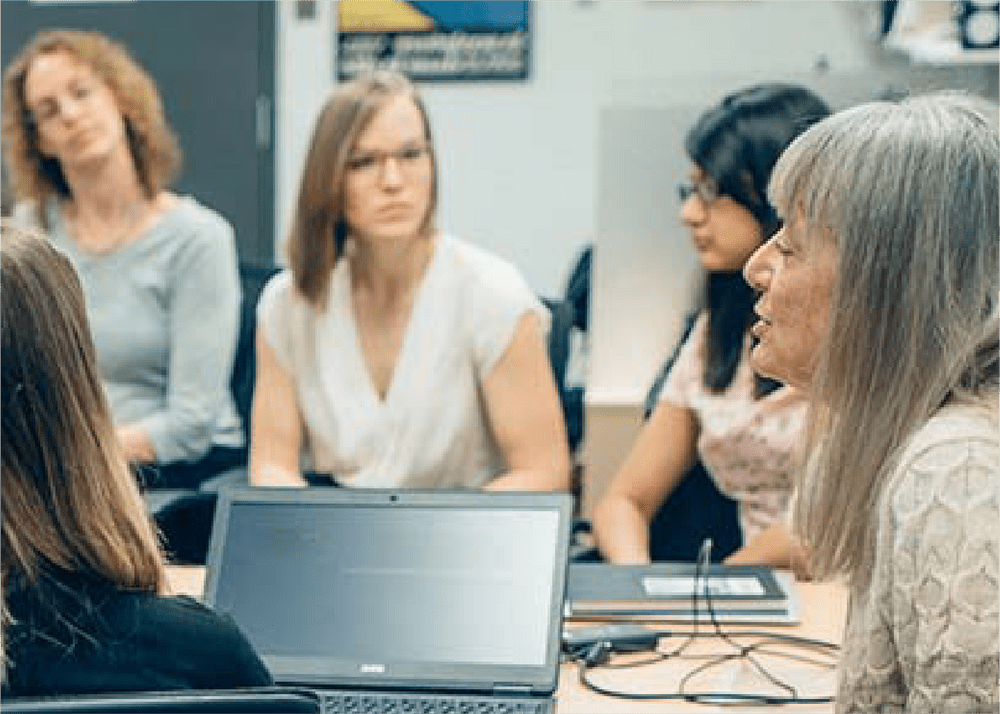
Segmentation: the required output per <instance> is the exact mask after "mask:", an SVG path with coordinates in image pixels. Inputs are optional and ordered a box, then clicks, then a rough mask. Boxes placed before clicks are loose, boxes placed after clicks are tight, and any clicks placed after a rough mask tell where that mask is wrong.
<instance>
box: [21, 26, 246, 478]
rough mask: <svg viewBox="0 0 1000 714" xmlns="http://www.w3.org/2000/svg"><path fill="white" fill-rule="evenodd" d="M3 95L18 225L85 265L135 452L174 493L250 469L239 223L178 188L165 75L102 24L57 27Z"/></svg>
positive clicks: (36, 42) (40, 38)
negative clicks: (160, 84)
mask: <svg viewBox="0 0 1000 714" xmlns="http://www.w3.org/2000/svg"><path fill="white" fill-rule="evenodd" d="M3 98H4V103H3V139H4V147H3V148H4V151H5V152H6V156H5V158H6V160H7V165H8V167H9V168H10V172H11V179H12V181H13V183H14V184H15V188H16V190H17V193H18V196H19V198H20V200H21V201H20V203H19V204H18V205H17V207H16V208H15V211H14V216H15V219H16V220H17V222H18V223H20V224H21V225H27V226H31V227H34V228H39V229H41V230H43V231H44V232H45V233H46V234H47V235H48V236H49V238H50V239H51V240H52V242H53V243H54V244H56V245H57V246H58V247H59V248H60V249H61V250H62V251H63V252H64V253H65V254H66V255H68V256H69V258H70V259H71V260H72V261H73V264H74V266H75V267H76V269H77V271H78V273H79V274H80V279H81V281H82V283H83V289H84V292H85V293H86V295H87V312H88V318H89V320H90V323H91V325H92V329H93V332H94V341H95V344H96V347H97V358H98V362H99V365H100V368H101V377H102V379H103V380H104V385H105V388H106V389H107V392H108V398H109V400H110V403H111V410H112V413H113V414H114V419H115V426H116V432H117V435H118V438H119V440H120V442H121V445H122V450H123V453H124V455H125V458H126V459H127V460H128V461H129V462H130V463H131V464H132V465H133V467H134V468H135V469H136V470H138V471H140V472H141V474H142V480H143V481H144V485H148V486H158V487H167V488H190V487H192V486H195V485H197V484H198V483H200V482H202V481H204V480H206V479H207V478H209V477H211V476H213V475H215V474H216V473H218V472H220V471H223V470H225V469H226V468H230V467H233V466H236V465H239V464H241V463H243V462H244V460H245V445H244V438H243V430H242V426H241V424H240V418H239V416H238V414H237V412H236V407H235V404H234V403H233V398H232V396H231V394H230V392H229V377H230V372H231V370H232V364H233V354H234V352H235V349H236V339H237V332H238V329H239V305H240V287H239V277H238V271H237V259H236V246H235V239H234V235H233V229H232V226H231V225H230V224H229V222H228V221H226V220H225V219H224V218H223V217H222V216H220V215H219V214H218V213H216V212H215V211H213V210H212V209H210V208H208V207H207V206H205V205H203V204H201V203H200V202H198V201H197V200H196V199H195V198H193V197H191V196H183V195H178V194H176V193H174V192H172V191H171V190H170V189H169V187H170V185H171V183H172V181H173V179H174V178H175V177H176V175H177V172H178V170H179V167H180V161H181V152H180V148H179V147H178V145H177V141H176V138H175V136H174V134H173V132H172V130H171V129H170V127H169V125H168V124H167V120H166V117H165V116H164V113H163V106H162V102H161V100H160V97H159V94H158V91H157V88H156V85H155V82H154V81H153V79H152V77H150V76H149V74H147V73H146V71H145V70H143V69H142V67H140V66H139V65H138V64H137V63H136V61H135V60H134V58H132V57H131V55H130V54H129V52H128V50H127V49H126V48H125V47H123V46H121V45H119V44H117V43H115V42H113V41H111V40H110V39H109V38H107V37H106V36H104V35H102V34H101V33H98V32H91V31H77V30H44V31H42V32H40V33H39V34H38V35H36V36H35V37H34V38H33V39H32V40H31V42H29V43H28V44H27V45H26V46H25V47H24V48H23V49H22V50H21V51H20V53H19V54H18V55H17V57H15V59H14V60H13V61H12V62H11V64H10V65H9V67H8V69H7V70H6V72H5V74H4V85H3Z"/></svg>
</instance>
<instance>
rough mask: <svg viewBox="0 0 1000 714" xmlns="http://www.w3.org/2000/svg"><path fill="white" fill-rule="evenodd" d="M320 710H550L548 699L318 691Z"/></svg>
mask: <svg viewBox="0 0 1000 714" xmlns="http://www.w3.org/2000/svg"><path fill="white" fill-rule="evenodd" d="M319 694H320V696H321V697H322V698H323V714H551V712H552V700H551V699H540V700H534V699H503V698H500V699H497V698H494V697H467V696H433V695H413V694H393V693H382V694H371V693H367V692H366V693H363V694H361V693H358V694H352V693H350V692H320V693H319Z"/></svg>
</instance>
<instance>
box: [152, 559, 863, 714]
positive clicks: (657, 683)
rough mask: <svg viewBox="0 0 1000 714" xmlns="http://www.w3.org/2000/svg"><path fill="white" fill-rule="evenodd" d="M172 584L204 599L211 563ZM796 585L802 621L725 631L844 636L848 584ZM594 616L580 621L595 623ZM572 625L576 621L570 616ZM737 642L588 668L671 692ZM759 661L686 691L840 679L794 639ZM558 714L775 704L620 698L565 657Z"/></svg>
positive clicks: (707, 643)
mask: <svg viewBox="0 0 1000 714" xmlns="http://www.w3.org/2000/svg"><path fill="white" fill-rule="evenodd" d="M168 579H169V582H170V587H171V590H172V591H173V592H174V593H177V594H184V595H190V596H192V597H194V598H196V599H197V598H200V597H201V596H202V592H203V590H204V584H205V569H204V568H203V567H200V566H177V565H172V566H169V568H168ZM792 587H793V588H794V589H795V593H796V595H797V597H798V601H799V615H800V617H799V620H800V621H799V623H798V624H796V625H766V626H765V625H736V624H723V625H722V628H723V632H724V633H725V634H728V635H731V637H732V642H733V643H735V644H737V645H746V644H749V643H751V642H755V641H758V640H759V639H760V638H758V637H756V636H751V635H749V634H746V633H748V632H759V631H764V630H766V631H767V632H773V633H778V634H781V635H789V636H795V637H803V638H810V639H815V640H821V641H824V642H832V643H839V642H840V641H841V636H842V632H843V625H844V618H845V614H846V610H847V591H846V589H845V588H844V587H843V586H841V585H838V584H832V583H809V582H794V583H793V585H792ZM593 624H594V623H579V626H592V625H593ZM567 626H568V627H573V626H577V623H574V622H568V623H567ZM648 626H649V627H651V628H654V629H657V630H662V629H669V630H671V632H673V633H675V634H673V635H672V636H670V637H667V638H663V639H661V642H660V649H661V650H664V649H667V650H672V649H674V648H676V647H677V646H679V645H680V644H681V643H683V642H685V641H686V640H687V639H688V638H687V637H686V634H688V633H689V631H690V625H687V624H684V623H648ZM698 630H699V631H700V632H703V633H704V632H709V631H710V630H712V626H711V624H701V625H699V626H698ZM736 652H737V649H736V647H735V646H734V645H733V644H732V643H730V642H727V641H725V639H724V638H722V637H719V636H711V637H698V638H695V639H693V640H691V641H690V644H689V645H688V646H687V647H686V648H685V649H684V651H683V657H674V658H668V659H663V660H661V661H658V662H655V663H653V664H648V665H644V666H638V667H634V668H614V669H610V668H604V667H599V668H595V669H591V670H589V671H588V677H589V678H590V679H591V680H592V681H593V682H594V683H596V684H598V685H599V686H601V687H604V688H606V689H611V690H619V691H627V692H630V693H670V692H676V691H677V690H678V687H679V686H680V683H681V680H682V679H683V678H684V677H685V675H687V674H689V673H690V672H692V670H694V669H695V668H696V667H698V666H699V665H705V664H706V663H707V662H708V658H709V657H717V656H719V655H725V654H730V655H732V654H735V653H736ZM751 657H753V661H751V660H749V659H747V658H745V657H742V658H740V657H732V658H730V659H728V660H726V661H722V662H719V663H717V664H715V665H713V666H710V667H707V668H706V669H705V670H704V671H703V672H701V673H699V674H696V675H695V676H692V677H691V678H690V679H689V680H688V681H687V683H686V684H685V691H686V692H709V691H714V692H728V693H734V692H735V693H764V694H767V695H772V696H774V695H776V696H779V697H787V696H789V693H790V692H789V691H788V690H787V689H782V688H780V687H779V686H777V685H775V684H774V683H772V682H770V681H768V679H767V677H766V675H765V674H763V673H762V672H761V670H759V669H758V668H757V667H756V666H755V664H754V663H755V662H756V664H758V665H760V666H761V667H762V668H763V669H764V671H765V672H766V673H767V674H769V675H771V676H772V677H775V678H777V679H779V680H780V681H781V682H782V683H784V684H785V685H787V686H791V687H794V689H795V692H796V693H797V694H798V695H799V696H800V697H809V698H817V699H818V698H823V697H828V696H830V695H832V694H833V693H834V691H835V686H836V668H835V664H834V663H835V658H832V657H824V656H821V655H819V654H817V653H816V651H815V650H807V649H799V648H794V647H789V646H787V645H774V646H771V645H769V646H768V647H766V648H763V649H762V650H761V651H756V652H754V653H752V654H751ZM643 659H650V653H648V652H646V653H637V654H634V655H614V656H613V659H612V660H611V662H612V663H613V664H623V663H628V662H629V661H633V662H636V661H640V660H643ZM556 698H557V704H556V712H557V714H619V713H620V714H632V713H635V714H654V713H655V714H671V713H672V712H678V713H681V712H703V713H704V714H718V713H722V712H724V713H725V714H735V713H736V712H754V713H755V712H765V711H766V712H773V711H774V709H775V706H774V705H773V704H770V705H766V704H760V703H756V704H755V703H740V704H736V705H734V704H733V703H732V702H729V703H722V702H721V701H720V702H709V703H697V702H691V701H684V700H675V699H671V700H665V699H648V700H634V699H620V698H616V697H611V696H607V695H604V694H599V693H596V692H594V691H591V690H590V689H589V688H587V687H586V686H584V685H583V684H582V683H581V682H580V681H579V676H578V666H577V664H575V663H569V662H567V663H565V664H563V665H562V669H561V671H560V673H559V688H558V691H557V693H556ZM785 709H786V710H787V711H791V712H795V714H800V713H801V714H805V713H807V712H808V713H809V714H813V713H815V712H831V711H832V710H833V705H832V704H831V703H829V702H821V703H813V704H802V703H797V704H794V705H792V706H790V707H785Z"/></svg>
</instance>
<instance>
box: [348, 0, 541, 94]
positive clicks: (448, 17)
mask: <svg viewBox="0 0 1000 714" xmlns="http://www.w3.org/2000/svg"><path fill="white" fill-rule="evenodd" d="M337 13H338V17H337V59H336V62H337V79H338V80H340V81H343V80H348V79H351V78H352V77H354V76H355V75H356V74H357V73H358V72H362V71H365V70H370V69H394V70H397V71H400V72H403V73H405V74H406V75H407V76H409V77H410V79H412V80H415V81H485V80H488V81H507V80H514V81H516V80H523V79H527V77H528V69H529V60H530V58H531V53H530V50H531V42H530V39H531V34H530V20H531V3H530V2H529V1H528V0H525V1H524V2H512V1H510V0H500V1H497V2H460V1H456V0H444V1H438V2H418V1H417V0H375V1H372V0H340V1H339V2H338V3H337Z"/></svg>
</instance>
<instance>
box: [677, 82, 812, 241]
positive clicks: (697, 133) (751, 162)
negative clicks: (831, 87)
mask: <svg viewBox="0 0 1000 714" xmlns="http://www.w3.org/2000/svg"><path fill="white" fill-rule="evenodd" d="M829 114H830V108H829V106H827V104H826V102H825V101H823V100H822V99H821V98H820V97H819V96H818V95H816V94H815V93H814V92H812V91H811V90H809V89H806V88H805V87H801V86H798V85H793V84H784V83H778V82H774V83H766V84H758V85H754V86H752V87H747V88H745V89H741V90H739V91H736V92H733V93H732V94H729V95H728V96H726V97H725V98H723V100H722V101H721V102H720V103H719V104H718V105H716V106H713V107H712V108H710V109H708V110H707V111H706V112H704V113H703V114H702V115H701V117H700V118H699V119H698V121H697V122H696V123H695V125H694V126H693V127H692V128H691V129H690V131H688V134H687V137H686V138H685V142H684V147H685V150H686V151H687V153H688V156H689V158H690V159H691V161H692V162H694V163H695V164H696V165H697V166H699V167H700V168H701V169H703V170H704V171H705V172H706V173H707V174H708V176H709V177H710V178H711V179H712V180H713V181H714V182H715V183H716V186H717V188H718V190H719V192H720V193H722V194H723V195H726V196H729V197H730V198H732V199H734V200H735V201H736V202H737V203H739V204H740V205H742V206H744V207H745V208H746V209H747V210H749V211H750V212H751V213H752V214H753V216H754V217H755V218H756V219H757V220H758V221H759V222H760V224H761V226H762V227H763V228H764V234H765V235H770V234H771V233H773V232H774V231H775V230H777V227H778V218H777V216H776V214H775V212H774V210H773V208H772V207H771V205H770V203H769V202H768V200H767V183H768V180H769V178H770V176H771V170H772V169H773V168H774V164H775V162H776V161H777V160H778V157H779V156H780V155H781V152H782V151H784V150H785V147H787V146H788V145H789V144H790V143H791V141H792V140H793V139H794V138H795V137H796V136H798V135H799V134H800V133H802V132H803V131H805V130H806V129H807V128H808V127H809V126H811V125H812V124H814V123H815V122H817V121H819V120H820V119H823V118H824V117H826V116H829Z"/></svg>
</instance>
